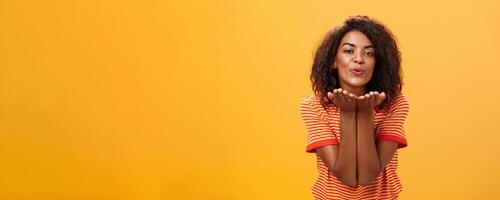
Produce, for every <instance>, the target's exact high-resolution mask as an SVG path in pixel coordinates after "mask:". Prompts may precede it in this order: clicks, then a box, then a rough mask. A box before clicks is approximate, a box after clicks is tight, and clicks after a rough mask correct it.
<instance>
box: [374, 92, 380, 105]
mask: <svg viewBox="0 0 500 200" xmlns="http://www.w3.org/2000/svg"><path fill="white" fill-rule="evenodd" d="M373 97H374V104H373V105H374V106H376V105H378V104H379V103H380V102H381V101H380V94H379V93H378V92H377V91H375V92H373Z"/></svg>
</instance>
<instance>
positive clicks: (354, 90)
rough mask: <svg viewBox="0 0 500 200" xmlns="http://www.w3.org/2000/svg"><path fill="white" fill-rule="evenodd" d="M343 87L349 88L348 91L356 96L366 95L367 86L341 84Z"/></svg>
mask: <svg viewBox="0 0 500 200" xmlns="http://www.w3.org/2000/svg"><path fill="white" fill-rule="evenodd" d="M340 87H341V88H342V89H344V90H347V91H348V92H350V93H352V94H354V95H356V96H358V97H359V96H363V95H365V88H364V87H349V86H346V85H344V86H342V85H341V86H340Z"/></svg>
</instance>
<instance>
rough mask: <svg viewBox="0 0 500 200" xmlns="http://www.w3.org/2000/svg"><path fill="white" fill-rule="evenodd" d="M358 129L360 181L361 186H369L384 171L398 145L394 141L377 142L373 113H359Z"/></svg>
mask: <svg viewBox="0 0 500 200" xmlns="http://www.w3.org/2000/svg"><path fill="white" fill-rule="evenodd" d="M357 128H358V144H357V146H358V150H357V153H358V181H359V184H360V185H369V184H371V183H372V182H373V181H374V180H375V179H376V178H377V177H378V175H379V174H380V172H382V171H383V170H384V168H385V166H386V165H387V163H389V161H390V160H391V158H392V156H393V155H394V152H396V148H397V146H398V145H397V143H396V142H392V141H379V142H377V143H376V142H375V137H374V130H373V114H372V113H371V112H358V117H357Z"/></svg>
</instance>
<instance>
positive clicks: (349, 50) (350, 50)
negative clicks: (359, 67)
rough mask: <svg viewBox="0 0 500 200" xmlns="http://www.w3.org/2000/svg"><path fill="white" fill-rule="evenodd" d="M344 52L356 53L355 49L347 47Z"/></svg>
mask: <svg viewBox="0 0 500 200" xmlns="http://www.w3.org/2000/svg"><path fill="white" fill-rule="evenodd" d="M344 53H348V54H351V53H354V50H352V49H345V50H344Z"/></svg>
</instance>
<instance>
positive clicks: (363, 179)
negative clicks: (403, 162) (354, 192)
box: [358, 170, 380, 186]
mask: <svg viewBox="0 0 500 200" xmlns="http://www.w3.org/2000/svg"><path fill="white" fill-rule="evenodd" d="M379 174H380V170H373V171H371V172H369V173H366V174H365V175H364V176H362V175H360V176H359V180H358V183H359V185H361V186H367V185H371V184H373V182H374V181H375V180H376V179H377V177H378V175H379Z"/></svg>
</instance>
